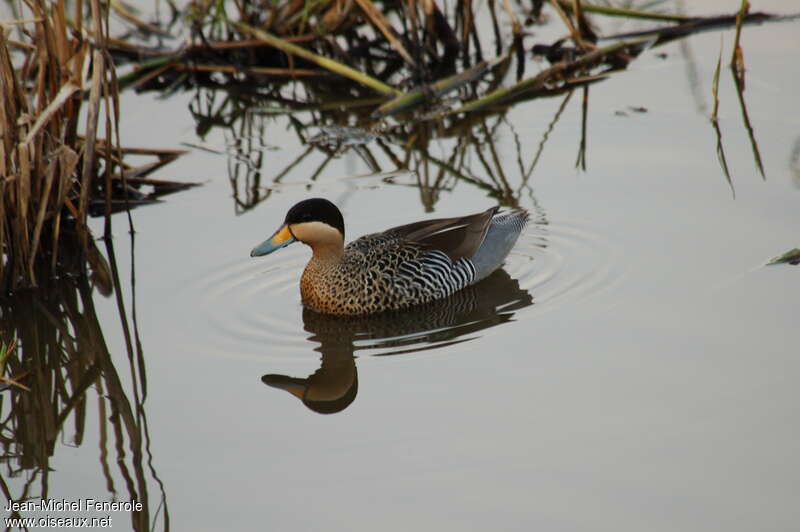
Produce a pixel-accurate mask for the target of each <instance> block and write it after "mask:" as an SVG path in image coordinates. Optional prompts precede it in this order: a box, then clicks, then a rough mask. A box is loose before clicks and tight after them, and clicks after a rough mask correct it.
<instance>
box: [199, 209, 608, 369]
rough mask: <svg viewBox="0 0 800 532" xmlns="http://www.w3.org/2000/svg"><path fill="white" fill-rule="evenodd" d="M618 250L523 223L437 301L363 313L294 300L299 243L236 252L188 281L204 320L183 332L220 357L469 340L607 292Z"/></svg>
mask: <svg viewBox="0 0 800 532" xmlns="http://www.w3.org/2000/svg"><path fill="white" fill-rule="evenodd" d="M619 256H620V253H619V250H618V248H617V247H616V246H614V245H612V244H611V243H610V242H609V241H608V240H607V239H604V238H603V237H601V236H600V235H597V234H596V233H593V232H592V231H590V230H588V229H586V224H584V223H581V222H579V221H568V222H560V221H556V222H553V221H550V222H549V223H546V224H532V225H531V226H530V227H529V228H528V229H527V230H526V231H525V233H523V235H522V236H521V237H520V240H519V242H518V243H517V246H516V247H515V248H514V250H513V251H512V253H511V254H510V255H509V257H508V259H507V261H506V265H505V267H504V269H503V271H501V272H500V273H497V274H495V275H493V276H491V277H490V278H489V279H487V280H485V281H482V282H481V283H478V285H475V286H473V287H469V288H468V289H466V290H463V291H462V292H460V293H458V294H455V295H454V296H451V298H448V299H446V300H444V301H440V302H436V303H433V304H431V305H426V306H424V307H420V308H417V309H415V310H414V311H413V312H406V313H393V314H388V315H383V316H373V317H368V318H352V319H342V318H334V317H328V316H322V315H319V314H317V313H315V312H312V311H308V310H305V309H303V308H302V305H301V304H300V302H299V300H300V294H299V286H298V284H299V278H300V274H301V272H302V270H303V267H304V266H305V262H306V261H307V260H308V257H309V251H308V249H307V248H305V247H304V246H293V247H292V248H290V249H287V250H282V251H281V253H280V255H279V256H278V255H276V256H275V257H270V258H268V259H266V260H253V259H237V260H235V261H231V262H229V263H227V264H222V265H220V266H219V267H217V268H216V269H214V270H213V271H210V272H207V273H206V274H204V275H202V276H200V277H199V278H198V279H196V280H194V281H192V282H190V284H189V286H187V287H186V288H187V290H186V291H185V292H184V293H185V294H186V296H187V297H189V294H194V295H195V296H194V297H198V298H200V300H199V301H196V302H195V303H196V304H197V305H198V308H201V309H205V318H206V324H207V325H208V326H207V327H205V328H203V330H201V331H199V332H195V333H193V336H194V337H198V338H202V341H203V343H204V344H206V345H212V346H214V347H215V348H217V349H218V350H219V352H220V353H224V356H248V357H251V356H255V357H258V358H259V359H263V358H265V357H266V358H272V359H274V358H280V359H286V358H291V359H297V357H298V356H299V357H309V356H311V357H314V358H317V357H319V352H318V351H320V350H324V349H326V346H327V347H330V346H331V345H333V346H334V347H335V348H336V349H343V346H344V348H345V349H349V350H350V351H351V352H353V353H355V352H358V354H359V355H360V356H364V355H387V354H397V353H408V352H417V353H419V352H422V351H429V350H431V349H433V348H436V347H443V346H449V345H453V344H455V343H460V342H463V341H468V340H471V339H474V338H476V337H478V336H480V335H482V334H484V333H485V330H486V329H489V328H491V327H493V326H495V325H499V324H501V323H505V322H506V321H508V320H509V319H510V317H511V316H512V315H515V314H518V315H517V316H516V317H515V319H516V320H521V319H532V318H533V317H534V316H535V315H538V314H540V313H542V312H549V311H553V310H556V309H559V308H561V307H563V306H565V305H570V304H575V303H578V302H581V301H584V300H586V299H588V298H592V297H596V296H598V295H600V294H603V293H606V292H608V291H610V290H611V289H612V288H613V287H614V286H615V285H616V284H617V282H618V281H619V279H620V278H621V275H622V268H621V266H620V264H621V261H620V260H619Z"/></svg>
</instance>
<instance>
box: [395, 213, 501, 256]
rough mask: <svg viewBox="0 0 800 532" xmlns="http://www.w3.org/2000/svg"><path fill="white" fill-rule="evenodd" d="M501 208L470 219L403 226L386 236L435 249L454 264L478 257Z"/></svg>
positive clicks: (454, 219)
mask: <svg viewBox="0 0 800 532" xmlns="http://www.w3.org/2000/svg"><path fill="white" fill-rule="evenodd" d="M499 208H500V207H492V208H491V209H487V210H485V211H484V212H480V213H478V214H472V215H470V216H458V217H456V218H439V219H436V220H424V221H422V222H415V223H411V224H407V225H401V226H399V227H393V228H391V229H389V230H388V231H386V232H385V234H386V235H387V236H393V237H398V238H402V239H403V240H406V241H408V242H413V243H415V244H418V245H421V246H423V247H425V248H428V249H436V250H438V251H441V252H443V253H446V254H447V256H448V257H450V260H452V261H454V262H455V261H457V260H459V259H462V258H470V257H472V256H473V255H474V254H475V252H476V251H477V250H478V248H479V247H480V245H481V244H482V243H483V240H484V238H486V231H487V230H488V229H489V224H490V223H491V221H492V217H493V216H494V215H495V214H496V213H497V211H498V209H499Z"/></svg>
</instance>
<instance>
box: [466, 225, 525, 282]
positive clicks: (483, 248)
mask: <svg viewBox="0 0 800 532" xmlns="http://www.w3.org/2000/svg"><path fill="white" fill-rule="evenodd" d="M529 217H530V215H529V214H528V211H526V210H524V209H515V210H513V211H508V212H502V213H498V214H496V215H495V216H494V217H493V218H492V221H491V223H490V224H489V229H488V230H487V231H486V237H485V238H484V239H483V243H482V244H481V245H480V247H479V248H478V251H476V252H475V255H473V256H472V259H471V260H472V264H473V265H474V266H475V280H474V281H473V282H475V283H477V282H478V281H480V280H481V279H484V278H486V277H488V276H489V275H490V274H491V273H492V272H493V271H495V270H496V269H498V268H499V267H500V266H502V265H503V261H504V260H505V259H506V257H507V256H508V254H509V253H510V252H511V248H513V247H514V244H516V242H517V239H518V238H519V235H520V234H521V233H522V230H523V229H524V228H525V225H527V223H528V218H529Z"/></svg>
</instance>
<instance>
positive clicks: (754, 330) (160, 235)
mask: <svg viewBox="0 0 800 532" xmlns="http://www.w3.org/2000/svg"><path fill="white" fill-rule="evenodd" d="M720 5H722V4H720ZM724 5H725V6H726V7H727V4H724ZM760 7H761V6H759V8H760ZM773 8H774V9H775V10H778V11H780V10H781V4H780V3H779V2H778V3H773V5H772V6H765V7H764V9H765V10H767V9H773ZM720 10H722V9H721V8H720ZM720 38H722V42H723V44H724V47H725V48H724V57H727V56H728V54H729V52H730V46H731V42H732V39H733V33H732V31H726V32H720V33H707V34H703V35H699V36H696V37H693V38H691V39H690V40H687V41H684V42H682V43H674V44H670V45H667V46H665V47H663V48H662V49H660V50H659V52H663V53H665V54H666V57H665V58H659V57H657V56H656V55H655V53H653V52H646V53H644V54H643V55H642V57H641V58H639V59H638V60H636V61H635V62H634V63H633V64H632V66H631V68H630V70H629V71H627V72H624V73H621V74H618V75H615V76H613V77H611V78H610V79H608V80H606V81H604V82H602V83H599V84H596V85H593V86H592V88H591V91H590V98H591V99H590V107H589V115H588V124H587V127H588V135H587V153H586V155H587V169H586V171H577V170H575V169H574V162H575V159H576V155H577V152H578V144H579V141H580V129H581V101H580V100H581V96H580V94H576V95H574V96H573V98H572V100H571V101H570V102H568V104H567V105H566V107H565V108H564V111H563V114H562V116H561V119H560V121H558V123H557V124H556V125H555V126H554V127H553V129H552V131H551V132H550V133H549V136H548V139H547V144H546V146H545V148H544V150H543V152H542V155H541V157H540V158H539V160H538V163H537V165H536V168H535V170H534V172H533V173H532V175H531V177H530V179H529V180H528V181H525V180H524V179H523V177H522V173H523V172H522V171H521V170H520V164H519V163H518V159H520V160H521V161H522V166H523V167H524V168H525V169H527V167H528V166H529V165H530V164H531V162H532V160H533V158H534V156H535V154H536V151H537V149H538V147H539V144H540V142H541V141H542V137H543V135H544V134H545V132H546V131H547V130H548V126H549V124H550V122H551V121H552V120H553V117H554V115H555V114H556V112H557V110H558V109H559V106H560V105H561V103H562V101H563V100H562V99H560V98H555V99H551V100H537V101H533V102H530V103H526V104H522V105H519V106H517V107H515V108H514V109H513V110H511V111H509V112H508V113H507V114H506V115H505V120H502V121H498V120H495V121H493V122H491V124H493V127H494V132H493V134H492V137H493V138H494V140H495V142H496V147H497V150H498V160H499V161H500V162H501V166H502V168H503V170H504V172H505V176H506V178H507V179H508V181H509V183H510V185H511V188H512V189H513V190H514V191H515V192H514V194H515V197H516V198H517V199H518V201H519V203H520V205H521V206H523V207H525V208H527V209H529V210H530V211H531V213H532V215H533V216H532V218H533V220H534V221H533V223H532V224H531V225H530V227H529V229H528V230H527V231H526V233H525V234H524V235H523V237H522V238H521V240H520V243H519V245H518V246H517V248H515V250H514V252H513V253H512V255H511V256H510V257H509V259H508V262H507V265H506V267H505V269H504V271H501V272H498V273H497V274H495V275H494V276H492V277H491V278H490V279H488V280H487V282H485V283H481V284H480V285H478V286H476V287H473V289H470V290H468V291H465V292H464V293H463V294H460V295H459V296H458V297H456V298H454V299H453V300H449V301H447V302H445V303H443V304H437V305H432V306H430V307H426V308H423V309H420V310H419V311H417V312H414V313H410V314H407V315H403V316H393V317H389V318H386V317H378V318H372V319H363V320H346V321H344V322H342V320H334V319H331V318H326V317H324V316H319V315H316V314H314V313H312V312H308V311H304V310H303V308H302V307H301V305H300V303H299V289H298V280H299V275H300V272H301V270H302V267H303V265H304V263H305V261H306V260H307V259H308V257H309V251H308V249H307V248H305V247H304V246H301V245H296V246H292V247H290V248H287V249H285V250H282V251H280V252H279V253H276V254H274V255H270V256H269V257H267V258H264V259H251V258H250V257H249V250H250V249H251V248H252V247H253V245H255V244H256V243H258V242H260V241H261V240H263V239H264V238H265V237H266V236H267V235H268V234H271V232H272V231H273V230H274V229H275V228H277V226H278V224H279V223H280V222H281V221H282V220H283V216H284V214H285V212H286V210H287V209H288V208H289V207H290V206H291V205H293V204H294V203H295V202H297V201H299V200H300V199H303V198H306V197H309V196H312V195H313V196H324V197H327V198H329V199H331V200H333V201H334V202H336V203H337V204H338V205H339V206H340V207H341V208H342V211H343V213H344V216H345V220H346V224H347V232H348V238H349V239H352V238H356V237H357V236H360V235H362V234H365V233H368V232H373V231H378V230H382V229H385V228H387V227H390V226H393V225H398V224H401V223H405V222H408V221H413V220H417V219H423V218H426V217H440V216H454V215H459V214H466V213H470V212H475V211H479V210H482V209H485V208H487V207H489V206H491V205H493V204H496V200H494V199H493V198H491V197H489V196H488V195H487V193H486V191H485V190H483V189H481V188H478V187H475V186H472V185H470V184H469V183H467V182H464V181H456V180H452V181H450V182H449V183H448V186H447V187H446V188H445V189H443V190H441V191H439V192H438V194H435V195H434V197H435V201H432V200H431V196H427V197H426V195H425V194H424V193H421V192H420V189H419V188H417V187H416V186H411V185H413V184H414V183H415V182H416V179H415V176H414V174H411V173H408V172H406V173H404V172H399V173H397V172H395V173H392V174H380V175H373V173H374V172H373V170H372V169H371V168H369V167H368V166H367V165H366V164H365V163H364V162H363V159H362V158H360V157H358V156H357V155H356V154H355V152H353V151H349V152H347V153H345V154H343V155H342V156H340V157H338V158H335V159H333V160H331V162H330V163H329V164H328V165H327V166H326V167H325V168H324V170H323V171H322V172H321V173H320V174H319V176H318V177H316V179H314V180H311V179H310V175H311V174H313V173H314V172H315V171H316V169H317V167H318V166H319V165H320V164H321V163H322V161H323V160H324V156H323V154H322V153H321V152H318V151H315V152H312V153H311V154H309V155H308V156H307V157H306V158H305V159H303V160H302V161H301V162H300V163H299V164H298V165H297V166H296V167H295V168H294V170H293V171H291V172H290V173H289V174H287V176H286V177H285V178H284V179H283V180H282V182H281V184H278V185H274V186H273V185H272V184H271V183H270V190H271V192H270V194H271V195H270V197H269V198H268V199H267V200H266V201H264V202H262V203H260V204H258V206H257V207H255V208H253V209H250V210H247V211H246V212H244V213H238V214H237V212H236V207H235V201H234V199H233V198H232V188H231V184H230V182H229V180H228V168H229V165H231V164H234V163H235V161H234V163H232V162H231V159H230V158H229V157H228V156H226V155H225V153H226V152H227V151H229V148H230V145H231V142H232V141H233V139H232V138H231V137H230V136H228V135H225V134H224V133H223V132H221V131H218V130H214V131H212V132H211V133H210V134H209V135H207V136H206V137H205V138H202V139H200V138H198V137H197V136H196V135H195V133H194V128H195V124H194V122H193V120H192V118H191V116H190V114H189V113H188V112H187V107H188V105H189V103H190V100H191V98H192V95H191V94H189V95H184V94H178V95H174V96H172V97H170V98H168V99H164V100H162V99H157V98H154V97H153V96H151V95H136V94H133V93H126V94H125V95H124V97H123V102H122V104H123V109H124V110H125V111H126V114H127V116H126V121H125V122H124V123H123V126H124V130H123V134H122V142H123V144H124V145H130V146H143V147H144V146H153V147H164V148H175V147H179V145H180V143H182V142H185V143H192V144H200V145H203V146H204V147H206V148H210V149H212V150H217V151H218V152H220V153H213V152H208V151H201V150H195V151H193V152H192V153H191V154H190V155H188V156H185V157H184V158H182V159H180V160H179V161H178V162H177V163H174V164H173V165H171V166H170V167H169V172H168V173H169V174H170V175H169V177H174V178H176V179H185V180H191V181H202V182H204V183H205V184H204V186H202V187H199V188H195V189H192V190H191V191H188V192H184V193H181V194H177V195H175V196H172V197H170V198H169V199H168V200H167V201H165V202H164V203H163V204H161V205H156V206H152V207H148V208H146V209H140V210H138V211H135V212H134V224H135V227H136V231H137V233H136V239H135V245H134V252H133V254H132V253H131V249H130V242H129V238H128V235H127V225H126V222H125V220H124V219H123V218H122V217H118V218H115V220H114V221H115V235H116V252H117V264H118V266H119V268H120V272H121V275H122V276H123V277H124V278H127V277H129V275H130V271H131V260H132V258H133V259H135V276H136V279H135V281H136V284H135V296H136V309H135V310H136V314H137V318H138V332H139V337H140V339H141V344H142V350H143V354H144V358H145V360H146V379H147V393H146V400H145V401H144V407H143V412H144V413H145V415H146V418H147V423H148V428H149V432H148V435H149V439H150V442H149V449H147V451H148V452H145V463H146V464H147V465H146V466H145V467H142V468H141V471H143V474H144V480H143V481H142V482H143V483H144V485H145V486H146V487H147V491H148V493H149V498H150V500H149V505H150V515H151V520H152V521H154V522H155V523H156V525H155V528H156V529H162V528H164V526H165V525H166V524H168V525H169V526H170V527H171V528H173V529H175V530H221V529H231V530H237V529H238V530H259V529H260V530H276V531H277V530H323V529H324V530H397V531H400V530H409V529H418V530H454V531H455V530H458V531H461V530H490V529H491V530H495V529H499V530H533V529H537V530H548V531H573V530H614V531H619V530H648V531H655V530H665V531H666V530H669V531H695V530H696V531H708V530H720V531H726V532H731V531H734V530H742V531H751V530H774V531H788V530H794V529H796V527H797V523H798V522H800V510H798V508H800V504H798V497H800V492H798V485H797V478H798V475H800V460H799V459H798V456H797V441H798V437H799V436H800V432H799V431H798V407H797V404H798V393H797V384H796V383H797V381H798V378H800V361H799V360H798V357H797V349H796V345H797V341H798V334H797V331H798V327H797V316H798V310H799V305H800V304H799V303H798V294H800V271H798V269H797V268H796V267H792V266H772V267H767V268H764V267H762V265H763V264H764V263H765V262H766V261H767V260H768V259H769V258H771V257H773V256H775V255H778V254H780V253H783V252H785V251H787V250H789V249H791V248H793V247H798V246H800V231H798V228H799V227H800V208H798V205H799V204H800V203H799V202H800V155H798V153H800V121H798V113H797V105H796V94H797V87H798V81H799V80H800V63H798V61H797V60H796V51H797V46H798V44H800V40H798V24H797V22H790V23H782V24H772V25H768V26H756V27H748V28H746V30H745V32H744V37H743V39H744V40H743V43H744V46H745V48H744V50H745V59H746V63H747V90H746V92H745V99H746V101H747V104H748V110H749V113H750V118H751V120H752V123H753V127H754V129H755V137H756V139H757V141H758V144H759V148H760V150H761V156H762V159H763V161H764V167H765V173H766V179H765V180H764V179H762V178H761V176H760V174H759V173H758V171H757V168H756V165H755V163H754V160H753V155H752V151H751V147H750V141H749V139H748V137H747V134H746V130H745V128H744V126H743V124H742V118H741V115H740V111H739V105H738V100H737V98H736V94H735V92H734V87H733V82H732V80H731V78H730V75H729V73H728V72H727V71H723V75H722V78H721V82H720V126H721V130H722V134H723V143H724V147H725V152H726V155H727V159H728V165H729V167H730V169H731V178H732V182H733V187H734V190H735V197H734V195H733V194H732V191H731V187H730V186H729V184H728V183H727V181H726V179H725V176H724V175H723V173H722V171H721V169H720V165H719V162H718V160H717V156H716V149H715V147H716V142H717V140H716V136H715V134H714V130H713V129H712V127H711V125H710V123H709V120H708V115H709V114H710V108H711V105H712V100H711V88H710V87H711V79H712V75H713V70H714V67H715V65H716V60H717V55H718V53H719V46H720ZM632 107H636V108H639V107H641V108H645V109H646V112H637V111H635V110H633V109H631V108H632ZM154 117H158V126H157V127H154V126H153V120H154ZM270 120H272V119H270ZM263 142H264V144H265V145H266V146H267V149H266V150H265V151H264V156H265V157H267V158H268V159H267V161H268V162H267V163H266V164H265V165H264V169H263V174H264V177H262V183H263V184H265V185H266V184H267V183H268V182H269V181H270V180H271V178H272V177H273V176H275V175H277V174H279V173H280V172H281V171H282V169H284V168H285V167H287V166H288V165H290V164H291V163H292V161H294V160H295V159H296V158H297V157H298V155H299V154H301V153H302V152H303V151H304V150H305V146H304V145H303V144H301V143H300V142H299V141H298V139H297V137H296V136H295V135H294V133H292V132H291V131H290V130H289V129H288V128H287V123H286V120H285V119H284V118H276V119H274V120H272V121H270V122H269V123H268V127H267V129H266V132H265V134H264V137H263ZM453 148H454V140H453V139H442V140H441V141H436V142H435V143H433V144H432V145H431V149H432V150H438V153H432V155H435V156H438V157H442V158H446V157H447V156H448V154H449V153H450V152H451V151H452V150H453ZM469 156H470V157H472V158H473V159H472V160H471V163H470V166H471V167H472V169H473V170H474V171H475V172H476V173H478V174H480V175H484V177H486V176H485V174H481V172H482V170H481V163H480V161H479V159H478V156H477V155H476V154H475V153H472V154H471V155H469ZM379 163H380V164H381V168H382V169H383V170H387V169H391V164H390V162H389V161H388V159H387V160H383V159H381V160H380V161H379ZM420 168H422V167H420ZM359 176H362V177H359ZM240 194H242V192H241V191H240ZM421 198H422V199H423V201H421V200H420V199H421ZM98 233H100V231H98ZM124 296H125V298H126V300H127V301H130V298H131V296H132V294H131V292H130V288H128V292H127V293H125V294H124ZM94 305H95V307H96V312H97V315H98V316H99V318H100V322H101V325H102V329H103V333H104V337H105V341H106V343H107V345H108V346H109V351H110V352H111V354H112V357H113V358H114V361H115V363H116V365H117V367H118V368H120V371H121V373H123V374H126V373H125V371H126V370H127V368H128V360H127V358H126V356H125V350H124V345H125V344H124V337H123V333H122V330H121V328H120V326H119V318H118V316H117V310H116V304H115V301H114V299H113V298H109V299H106V298H103V297H102V296H100V295H98V294H95V296H94ZM122 378H123V381H124V384H125V385H129V384H130V383H129V382H127V381H126V380H125V377H124V376H123V377H122ZM287 392H288V393H287ZM4 393H8V392H4ZM104 393H106V392H105V391H103V390H98V389H96V388H91V389H90V390H89V391H88V392H87V394H88V395H87V407H86V412H87V413H86V419H85V428H84V429H83V432H82V434H83V437H82V442H80V444H77V443H76V442H75V441H74V438H73V434H74V433H75V430H74V429H73V427H72V424H71V423H72V422H70V423H68V424H67V425H68V426H65V428H64V430H63V432H62V435H61V437H60V439H59V441H57V442H56V443H55V445H54V448H53V450H52V453H53V456H52V458H51V459H50V467H51V468H52V471H51V472H50V473H49V475H48V481H47V495H48V497H51V498H66V499H68V500H76V499H79V498H96V499H101V500H111V499H112V498H116V499H117V500H128V499H129V498H130V495H129V494H130V491H129V489H127V488H126V486H129V483H127V482H126V480H125V474H124V473H123V472H122V470H121V469H119V468H116V467H115V466H114V463H115V460H116V458H117V456H118V454H117V453H118V450H116V449H114V448H113V445H110V446H109V447H108V449H107V452H108V455H109V456H108V457H107V458H106V459H105V460H106V461H107V462H110V463H111V464H112V466H110V467H109V470H110V472H109V473H108V476H106V475H104V474H103V467H102V465H101V464H102V460H98V441H101V433H102V430H104V429H102V426H103V424H102V423H100V422H99V420H100V419H102V418H103V414H102V413H101V411H100V410H98V409H100V408H101V405H102V403H103V400H102V399H101V398H102V396H103V395H104ZM318 412H328V414H326V415H321V414H320V413H318ZM105 415H107V414H105ZM125 450H126V452H127V447H126V448H125ZM4 478H5V482H6V483H7V484H8V487H9V490H10V492H11V493H12V495H14V496H15V497H20V496H21V495H20V494H21V493H22V491H23V489H25V484H26V482H27V481H29V480H30V478H31V477H30V475H29V474H26V472H25V471H24V470H23V471H21V472H19V474H17V475H15V476H9V475H5V477H4ZM109 478H110V479H112V480H114V481H115V483H114V487H113V489H110V488H109V480H108V479H109ZM33 485H34V486H39V485H38V484H37V482H34V483H33ZM31 489H32V490H33V491H36V490H37V489H39V488H38V487H35V488H31ZM37 493H38V492H37ZM160 501H161V502H160ZM164 501H165V503H166V504H164ZM165 511H166V513H165ZM113 515H114V516H115V517H114V519H115V521H114V529H115V530H126V529H128V528H130V527H131V519H130V515H129V514H127V513H124V512H123V513H119V514H113ZM117 517H119V519H118V520H117ZM167 521H168V522H167Z"/></svg>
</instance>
